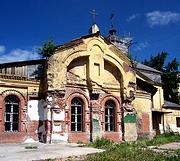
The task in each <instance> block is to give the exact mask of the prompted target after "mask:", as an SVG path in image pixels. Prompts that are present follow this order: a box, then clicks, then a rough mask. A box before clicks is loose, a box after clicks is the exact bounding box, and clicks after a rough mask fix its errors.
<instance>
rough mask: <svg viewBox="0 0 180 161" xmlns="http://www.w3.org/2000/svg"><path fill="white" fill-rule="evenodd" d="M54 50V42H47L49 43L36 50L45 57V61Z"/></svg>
mask: <svg viewBox="0 0 180 161" xmlns="http://www.w3.org/2000/svg"><path fill="white" fill-rule="evenodd" d="M54 49H55V43H54V41H53V40H49V41H47V42H45V43H43V45H42V47H41V48H38V51H39V54H40V55H41V56H42V57H45V58H46V59H47V58H48V57H50V56H51V55H52V54H53V52H54Z"/></svg>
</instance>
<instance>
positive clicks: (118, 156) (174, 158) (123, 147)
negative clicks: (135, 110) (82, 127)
mask: <svg viewBox="0 0 180 161" xmlns="http://www.w3.org/2000/svg"><path fill="white" fill-rule="evenodd" d="M177 140H180V136H179V135H175V134H173V133H171V134H163V135H159V136H156V137H155V138H154V139H152V140H147V139H141V140H138V141H136V142H132V143H127V142H125V143H122V144H115V143H113V142H112V141H109V140H106V139H104V138H102V139H100V138H98V139H97V140H95V141H94V142H93V143H92V144H89V145H91V146H93V147H95V148H102V149H106V151H105V152H103V153H98V154H90V155H88V156H87V157H86V158H85V159H84V160H86V161H111V160H117V161H180V151H179V150H177V151H174V153H173V154H172V152H171V153H169V152H168V151H167V152H165V153H163V152H162V153H157V152H154V151H151V150H149V149H147V148H146V147H147V146H150V145H151V146H152V145H153V146H154V145H160V144H165V143H169V142H173V141H177Z"/></svg>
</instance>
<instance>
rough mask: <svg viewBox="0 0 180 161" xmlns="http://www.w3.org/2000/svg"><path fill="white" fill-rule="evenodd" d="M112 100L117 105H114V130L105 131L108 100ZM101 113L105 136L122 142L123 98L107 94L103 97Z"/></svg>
mask: <svg viewBox="0 0 180 161" xmlns="http://www.w3.org/2000/svg"><path fill="white" fill-rule="evenodd" d="M108 101H112V102H113V103H114V105H115V107H114V119H115V120H114V124H115V127H114V131H105V105H106V102H108ZM100 104H101V113H102V117H101V118H102V120H101V124H102V128H103V131H104V133H103V137H105V138H107V139H110V140H113V141H115V142H120V141H121V140H122V131H121V126H122V125H121V124H122V122H121V115H122V111H121V100H119V99H118V97H115V96H113V95H106V96H105V97H103V98H102V100H101V102H100Z"/></svg>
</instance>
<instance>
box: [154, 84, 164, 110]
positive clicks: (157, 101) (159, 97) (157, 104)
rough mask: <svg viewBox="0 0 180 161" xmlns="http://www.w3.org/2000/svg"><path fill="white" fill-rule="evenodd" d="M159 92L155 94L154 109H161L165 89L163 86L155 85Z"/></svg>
mask: <svg viewBox="0 0 180 161" xmlns="http://www.w3.org/2000/svg"><path fill="white" fill-rule="evenodd" d="M154 87H156V88H157V92H156V93H155V94H154V95H153V110H161V109H162V106H163V104H164V95H163V89H162V87H161V86H157V85H156V86H154Z"/></svg>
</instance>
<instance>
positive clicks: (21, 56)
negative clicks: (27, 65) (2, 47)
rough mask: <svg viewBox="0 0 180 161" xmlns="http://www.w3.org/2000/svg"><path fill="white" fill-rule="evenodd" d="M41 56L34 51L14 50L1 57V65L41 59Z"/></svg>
mask: <svg viewBox="0 0 180 161" xmlns="http://www.w3.org/2000/svg"><path fill="white" fill-rule="evenodd" d="M40 58H41V56H40V55H39V54H38V53H37V52H33V49H32V50H23V49H14V50H12V51H10V52H9V53H5V54H2V55H1V56H0V63H7V62H16V61H24V60H34V59H40Z"/></svg>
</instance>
